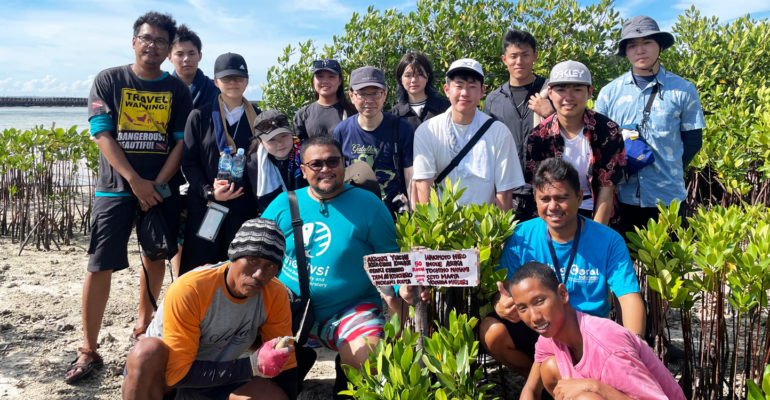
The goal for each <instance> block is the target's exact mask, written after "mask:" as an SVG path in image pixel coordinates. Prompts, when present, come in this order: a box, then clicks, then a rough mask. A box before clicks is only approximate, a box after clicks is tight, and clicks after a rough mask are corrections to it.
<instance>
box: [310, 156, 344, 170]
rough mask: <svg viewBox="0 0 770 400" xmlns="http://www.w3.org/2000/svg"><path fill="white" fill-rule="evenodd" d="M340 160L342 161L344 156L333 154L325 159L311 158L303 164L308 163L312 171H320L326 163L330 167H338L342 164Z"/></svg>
mask: <svg viewBox="0 0 770 400" xmlns="http://www.w3.org/2000/svg"><path fill="white" fill-rule="evenodd" d="M340 162H342V157H340V156H332V157H329V158H327V159H325V160H310V161H308V162H306V163H302V164H303V165H307V167H308V168H310V170H311V171H313V172H318V171H320V170H322V169H323V167H324V165H326V166H327V167H328V168H329V169H334V168H337V167H339V166H340Z"/></svg>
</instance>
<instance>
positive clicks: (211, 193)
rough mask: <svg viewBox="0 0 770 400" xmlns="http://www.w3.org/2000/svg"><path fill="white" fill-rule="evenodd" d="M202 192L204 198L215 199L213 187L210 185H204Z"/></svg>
mask: <svg viewBox="0 0 770 400" xmlns="http://www.w3.org/2000/svg"><path fill="white" fill-rule="evenodd" d="M203 193H205V197H206V200H208V201H214V200H216V198H214V188H213V187H212V186H211V185H206V186H204V187H203Z"/></svg>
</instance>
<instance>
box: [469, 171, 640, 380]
mask: <svg viewBox="0 0 770 400" xmlns="http://www.w3.org/2000/svg"><path fill="white" fill-rule="evenodd" d="M532 188H533V190H534V191H535V202H536V203H537V211H538V215H539V216H540V218H537V219H533V220H530V221H527V222H524V223H522V224H520V225H518V226H517V227H516V229H515V230H514V232H513V235H512V236H511V237H510V238H509V239H508V241H507V242H506V243H505V245H504V246H503V257H502V260H501V262H500V268H504V269H507V270H508V275H507V279H506V280H505V283H498V289H499V290H500V293H499V299H498V300H496V301H495V302H493V304H494V305H495V312H494V313H491V314H490V315H489V316H488V317H486V318H485V319H484V320H483V321H482V323H481V327H480V335H481V343H482V345H483V346H484V347H485V348H486V349H487V351H488V352H489V354H490V355H492V356H493V357H494V358H495V359H496V360H498V361H500V362H501V363H503V364H505V365H507V366H509V367H510V368H511V369H513V370H514V371H516V372H518V373H519V374H521V375H522V376H525V377H526V376H527V375H528V374H529V371H530V369H531V367H532V362H533V359H534V350H535V343H536V342H537V339H538V334H537V332H535V331H533V330H531V329H529V328H528V327H527V326H526V324H524V323H522V322H521V321H520V318H519V316H518V313H517V312H516V309H515V306H514V302H513V299H512V298H511V295H510V294H509V293H508V292H507V291H506V290H505V288H506V287H508V280H509V279H510V278H511V277H512V276H513V273H514V272H516V270H517V269H518V268H519V267H521V266H522V265H524V264H526V263H528V262H531V261H537V262H540V263H543V264H548V265H550V266H551V268H552V269H553V270H554V271H555V272H556V277H557V278H558V280H559V282H562V283H565V286H566V287H567V290H568V291H569V301H570V304H571V305H572V307H573V308H575V309H576V310H578V311H580V312H583V313H586V314H589V315H593V316H595V317H600V318H606V317H607V316H608V313H609V311H610V298H609V295H610V290H611V291H612V292H613V293H614V294H615V295H616V296H617V297H618V302H619V308H620V309H621V310H622V315H623V325H624V326H625V327H626V329H628V330H629V331H631V332H632V333H634V334H637V335H639V334H643V333H644V326H645V324H644V319H645V314H644V304H643V303H642V298H641V296H640V294H639V282H638V279H637V277H636V272H635V271H634V268H633V264H632V262H631V256H630V255H629V253H628V249H627V248H626V244H625V242H624V241H623V238H622V237H621V236H620V234H618V233H617V232H615V231H614V230H612V229H611V228H609V227H607V226H604V225H602V224H599V223H597V222H594V221H591V220H590V219H588V218H584V217H582V216H580V215H579V214H578V209H579V207H580V204H581V203H582V200H583V191H582V190H581V189H580V179H579V176H578V172H577V170H576V169H575V167H573V166H572V164H570V163H569V162H568V161H566V160H564V159H562V158H549V159H546V160H545V161H543V162H542V163H540V165H539V166H538V168H537V171H536V172H535V174H534V178H533V180H532ZM549 239H550V240H549ZM552 250H553V251H552ZM568 265H569V268H568V267H567V266H568Z"/></svg>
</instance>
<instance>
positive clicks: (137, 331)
mask: <svg viewBox="0 0 770 400" xmlns="http://www.w3.org/2000/svg"><path fill="white" fill-rule="evenodd" d="M149 326H150V325H144V326H142V327H139V328H134V331H133V332H132V333H131V336H129V337H128V341H129V342H131V344H137V343H138V342H139V341H140V340H142V338H140V337H139V336H141V335H145V336H147V328H148V327H149Z"/></svg>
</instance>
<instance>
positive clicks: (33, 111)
mask: <svg viewBox="0 0 770 400" xmlns="http://www.w3.org/2000/svg"><path fill="white" fill-rule="evenodd" d="M54 122H56V127H57V128H63V129H69V128H70V127H71V126H73V125H77V130H78V132H80V131H82V130H83V129H89V128H90V127H89V125H88V109H87V108H86V107H0V132H2V131H3V130H5V129H10V128H16V129H20V130H26V129H31V128H32V127H34V126H40V125H43V127H45V128H50V127H51V124H52V123H54Z"/></svg>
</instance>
